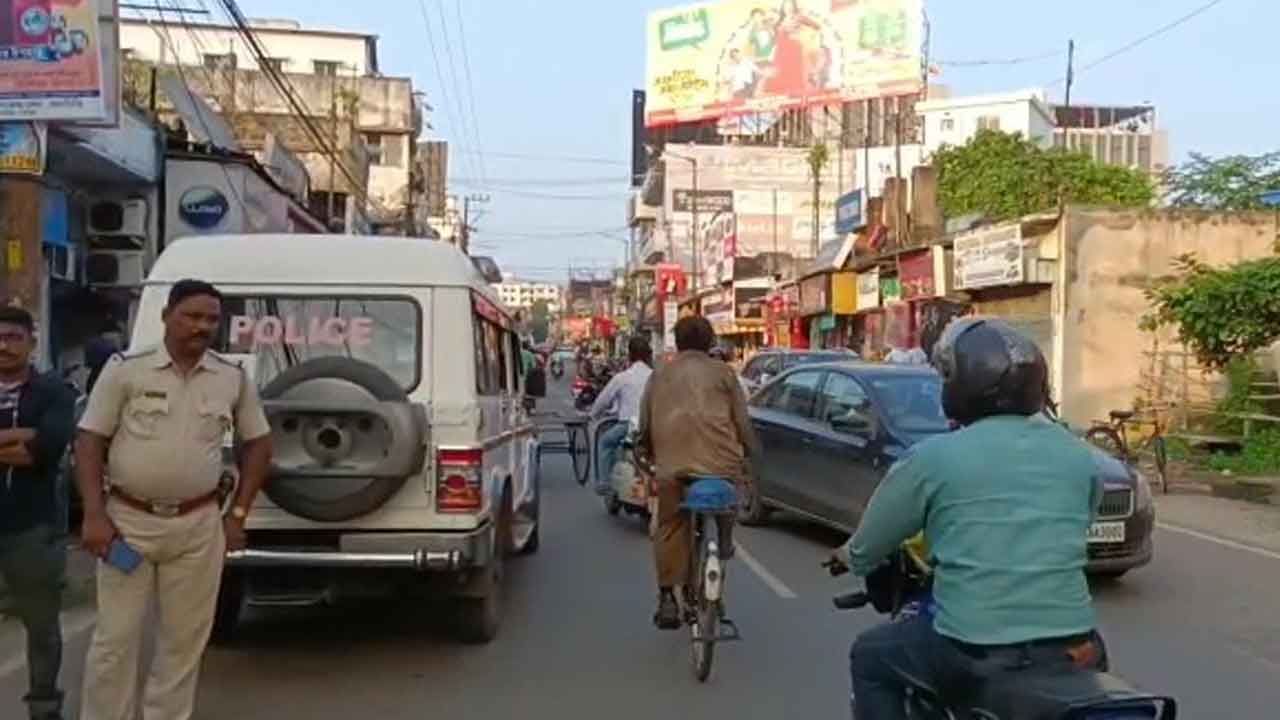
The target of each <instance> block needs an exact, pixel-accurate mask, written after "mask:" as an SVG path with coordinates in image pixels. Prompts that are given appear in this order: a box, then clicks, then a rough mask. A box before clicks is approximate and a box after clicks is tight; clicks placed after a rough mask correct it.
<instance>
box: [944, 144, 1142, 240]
mask: <svg viewBox="0 0 1280 720" xmlns="http://www.w3.org/2000/svg"><path fill="white" fill-rule="evenodd" d="M933 164H934V167H935V168H936V169H937V171H938V194H939V201H940V202H941V204H942V209H943V213H944V214H945V215H946V216H947V217H956V216H959V215H967V214H970V213H981V214H983V215H985V216H987V217H988V218H991V219H992V220H1007V219H1009V218H1015V217H1020V216H1022V215H1029V214H1031V213H1037V212H1044V211H1046V210H1052V209H1053V208H1055V207H1057V204H1058V202H1059V200H1060V199H1061V200H1064V201H1066V202H1073V203H1080V204H1084V205H1109V206H1120V207H1141V206H1145V205H1148V204H1150V203H1151V201H1152V200H1153V199H1154V197H1155V190H1154V188H1153V187H1152V183H1151V180H1150V178H1148V177H1147V176H1146V175H1145V174H1143V173H1142V172H1140V171H1137V170H1132V169H1129V168H1124V167H1118V166H1112V165H1103V164H1101V163H1098V162H1095V161H1094V160H1093V159H1092V158H1090V157H1089V156H1088V155H1085V154H1083V153H1078V152H1071V151H1067V150H1065V149H1062V148H1053V149H1050V150H1045V149H1042V148H1040V147H1039V146H1037V145H1036V144H1035V143H1032V142H1030V141H1028V140H1026V139H1024V138H1022V137H1021V136H1020V135H1017V134H1010V133H1003V132H999V131H997V130H980V131H979V132H978V134H977V135H975V136H974V137H973V138H972V139H971V140H970V141H969V142H968V143H966V144H964V145H960V146H944V147H942V148H941V149H939V150H938V151H937V152H936V153H934V157H933Z"/></svg>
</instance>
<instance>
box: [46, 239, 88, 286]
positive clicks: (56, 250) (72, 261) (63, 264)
mask: <svg viewBox="0 0 1280 720" xmlns="http://www.w3.org/2000/svg"><path fill="white" fill-rule="evenodd" d="M79 259H80V253H79V251H78V249H77V248H75V247H72V246H69V245H45V246H44V264H45V267H46V268H48V270H49V277H51V278H54V279H57V280H68V281H70V282H76V281H78V280H79V279H80V272H79V270H80V263H79Z"/></svg>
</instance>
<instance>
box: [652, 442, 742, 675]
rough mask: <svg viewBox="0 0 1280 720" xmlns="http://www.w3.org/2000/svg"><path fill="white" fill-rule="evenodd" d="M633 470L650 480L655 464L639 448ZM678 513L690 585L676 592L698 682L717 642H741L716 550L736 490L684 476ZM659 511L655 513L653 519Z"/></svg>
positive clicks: (719, 481) (718, 480)
mask: <svg viewBox="0 0 1280 720" xmlns="http://www.w3.org/2000/svg"><path fill="white" fill-rule="evenodd" d="M632 457H633V458H634V460H635V462H636V467H637V468H639V469H640V470H641V472H643V473H644V474H645V475H646V476H647V477H649V478H652V477H653V470H654V468H653V465H652V463H650V462H649V461H648V459H647V458H645V457H643V456H642V454H641V453H640V452H639V450H638V448H637V449H633V450H632ZM684 482H685V484H686V487H685V496H684V500H683V501H682V502H681V503H680V509H681V510H682V511H684V512H687V513H689V524H690V525H691V533H692V535H693V542H692V543H691V544H690V557H689V561H690V567H691V568H692V569H693V577H692V578H691V581H692V582H691V585H689V586H686V587H685V588H684V589H683V590H684V592H682V593H679V595H678V597H679V598H680V603H681V613H682V615H683V617H684V623H685V625H686V626H688V628H689V646H690V660H691V662H692V665H693V675H694V677H696V678H697V679H698V682H706V681H707V679H708V678H710V677H711V665H712V663H713V662H714V661H715V650H716V644H717V643H721V642H733V641H737V640H741V639H742V635H741V634H740V633H739V632H738V626H737V625H736V624H735V623H734V622H733V621H732V620H730V619H729V618H728V616H727V615H726V614H725V602H724V578H725V566H726V565H727V563H728V560H729V558H728V557H727V556H726V553H725V552H724V551H723V550H721V547H720V541H721V537H720V532H719V527H720V521H721V519H724V520H725V521H726V522H730V523H731V522H733V518H734V517H735V516H736V515H737V513H738V491H737V487H736V486H735V485H734V483H733V481H731V480H727V479H725V478H722V477H714V476H704V475H693V476H689V477H686V478H684ZM656 515H657V513H656V512H655V513H654V516H655V517H656Z"/></svg>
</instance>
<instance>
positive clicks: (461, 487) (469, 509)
mask: <svg viewBox="0 0 1280 720" xmlns="http://www.w3.org/2000/svg"><path fill="white" fill-rule="evenodd" d="M483 458H484V451H483V450H480V449H479V448H475V449H466V450H440V451H439V452H437V453H436V511H437V512H442V513H473V512H479V510H480V507H481V505H482V504H483V502H484V493H483V491H482V480H483V474H482V472H481V470H482V467H481V466H482V465H483Z"/></svg>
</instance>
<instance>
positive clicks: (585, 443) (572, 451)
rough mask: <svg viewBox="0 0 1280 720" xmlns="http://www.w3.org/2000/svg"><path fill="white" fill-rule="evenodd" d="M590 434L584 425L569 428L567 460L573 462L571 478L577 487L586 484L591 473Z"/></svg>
mask: <svg viewBox="0 0 1280 720" xmlns="http://www.w3.org/2000/svg"><path fill="white" fill-rule="evenodd" d="M588 435H590V432H589V431H588V430H587V427H586V426H585V425H583V426H581V427H579V426H576V425H571V426H570V427H569V459H570V460H571V461H572V462H573V477H574V479H575V480H577V481H578V484H579V485H586V484H587V475H589V474H590V472H591V440H590V438H588V437H587V436H588Z"/></svg>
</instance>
